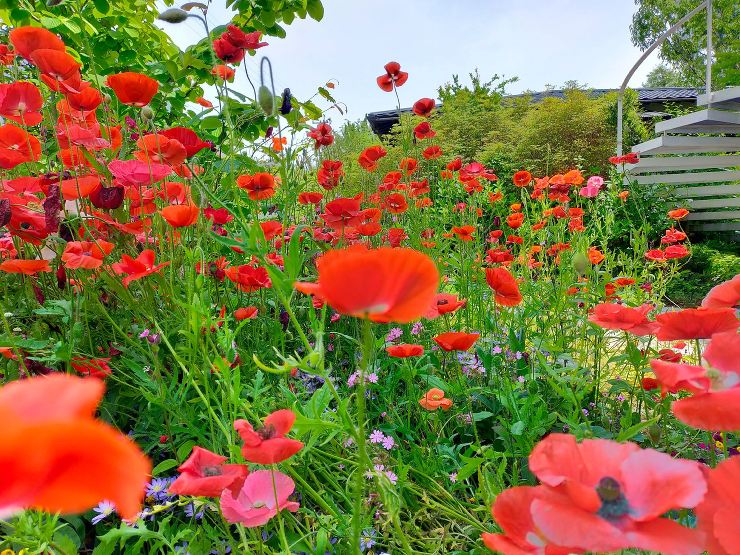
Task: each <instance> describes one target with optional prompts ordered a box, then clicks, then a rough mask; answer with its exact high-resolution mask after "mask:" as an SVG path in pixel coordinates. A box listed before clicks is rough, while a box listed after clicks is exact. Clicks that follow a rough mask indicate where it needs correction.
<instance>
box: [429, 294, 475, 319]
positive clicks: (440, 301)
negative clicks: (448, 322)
mask: <svg viewBox="0 0 740 555" xmlns="http://www.w3.org/2000/svg"><path fill="white" fill-rule="evenodd" d="M467 303H468V301H467V300H466V299H458V297H457V295H452V294H450V293H437V294H436V295H435V296H434V298H433V299H432V303H431V305H430V306H429V307H428V308H427V311H426V312H425V313H424V318H426V319H427V320H433V319H435V318H437V317H439V316H442V315H444V314H452V313H453V312H456V311H457V310H458V309H460V308H462V307H464V306H465V305H466V304H467Z"/></svg>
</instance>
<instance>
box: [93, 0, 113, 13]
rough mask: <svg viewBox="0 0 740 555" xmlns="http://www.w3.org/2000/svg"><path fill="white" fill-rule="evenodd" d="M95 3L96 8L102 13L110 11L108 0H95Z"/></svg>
mask: <svg viewBox="0 0 740 555" xmlns="http://www.w3.org/2000/svg"><path fill="white" fill-rule="evenodd" d="M93 4H94V5H95V9H96V10H98V11H99V12H100V13H108V12H109V11H110V4H108V0H93Z"/></svg>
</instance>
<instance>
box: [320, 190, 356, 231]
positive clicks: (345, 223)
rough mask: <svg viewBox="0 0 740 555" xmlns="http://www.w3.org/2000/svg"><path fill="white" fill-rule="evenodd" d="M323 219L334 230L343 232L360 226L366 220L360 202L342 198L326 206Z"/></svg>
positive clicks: (322, 215)
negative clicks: (348, 228) (345, 229)
mask: <svg viewBox="0 0 740 555" xmlns="http://www.w3.org/2000/svg"><path fill="white" fill-rule="evenodd" d="M321 218H322V219H323V220H324V223H326V225H328V226H329V227H331V228H332V229H335V230H342V229H344V228H346V227H354V226H356V225H358V224H359V223H360V222H361V221H362V220H363V219H364V215H363V214H362V212H361V211H360V201H359V200H357V199H355V198H344V197H340V198H337V199H334V200H333V201H331V202H328V203H327V204H326V206H325V207H324V213H323V214H321Z"/></svg>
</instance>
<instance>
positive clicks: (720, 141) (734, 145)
mask: <svg viewBox="0 0 740 555" xmlns="http://www.w3.org/2000/svg"><path fill="white" fill-rule="evenodd" d="M632 152H639V153H640V154H641V155H642V156H652V155H655V154H695V153H697V152H740V137H676V136H673V135H661V136H660V137H656V138H655V139H651V140H649V141H645V142H644V143H640V144H639V145H635V146H633V147H632Z"/></svg>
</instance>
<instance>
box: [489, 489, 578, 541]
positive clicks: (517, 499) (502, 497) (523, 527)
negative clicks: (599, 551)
mask: <svg viewBox="0 0 740 555" xmlns="http://www.w3.org/2000/svg"><path fill="white" fill-rule="evenodd" d="M544 495H545V492H544V488H542V487H532V486H519V487H514V488H509V489H507V490H504V491H502V492H501V493H499V494H498V495H497V496H496V501H495V502H494V503H493V506H492V507H491V514H492V515H493V518H494V520H495V521H496V523H497V524H498V525H499V526H500V527H501V529H502V530H503V531H504V533H503V534H490V533H488V532H484V533H483V534H481V538H482V539H483V543H484V544H485V546H486V547H487V548H488V549H490V550H492V551H496V552H497V553H503V554H504V555H524V554H526V553H531V554H542V555H569V554H571V553H583V550H582V549H577V548H575V547H560V546H558V545H554V544H553V543H552V542H551V541H549V540H548V539H547V538H546V537H544V536H543V535H542V532H540V531H539V530H538V529H537V526H535V524H534V521H533V520H532V502H533V501H535V500H536V499H539V498H541V497H543V496H544Z"/></svg>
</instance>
